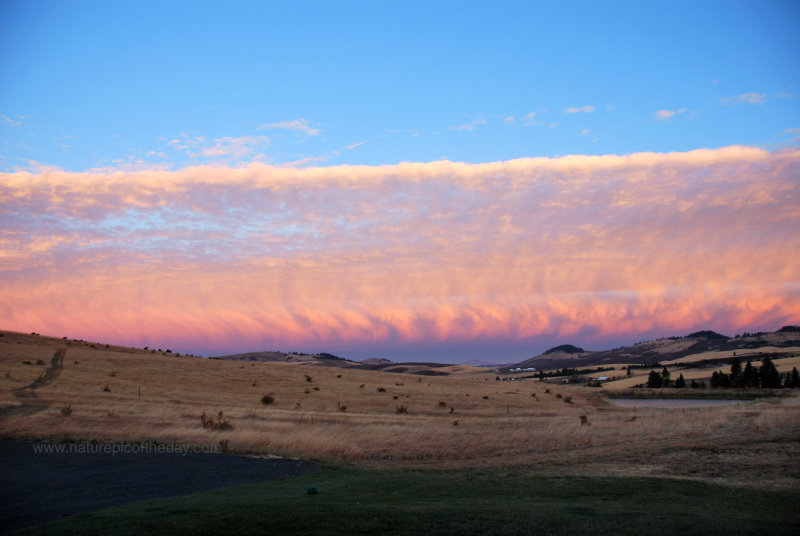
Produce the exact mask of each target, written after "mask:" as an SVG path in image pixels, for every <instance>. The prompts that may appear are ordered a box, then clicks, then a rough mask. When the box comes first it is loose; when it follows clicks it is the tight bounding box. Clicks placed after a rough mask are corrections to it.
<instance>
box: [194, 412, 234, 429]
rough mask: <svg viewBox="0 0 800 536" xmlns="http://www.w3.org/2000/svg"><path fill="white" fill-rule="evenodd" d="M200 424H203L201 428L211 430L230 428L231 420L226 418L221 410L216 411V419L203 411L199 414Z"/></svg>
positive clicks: (231, 426) (231, 427)
mask: <svg viewBox="0 0 800 536" xmlns="http://www.w3.org/2000/svg"><path fill="white" fill-rule="evenodd" d="M200 424H202V425H203V428H210V429H212V430H232V429H233V425H232V424H231V422H230V421H229V420H228V419H226V418H225V417H224V416H223V414H222V411H220V412H219V413H217V419H216V420H214V419H213V418H212V417H209V416H208V415H206V412H205V411H204V412H203V414H202V415H200Z"/></svg>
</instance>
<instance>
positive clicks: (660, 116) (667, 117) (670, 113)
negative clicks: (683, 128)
mask: <svg viewBox="0 0 800 536" xmlns="http://www.w3.org/2000/svg"><path fill="white" fill-rule="evenodd" d="M683 113H686V108H681V109H679V110H658V111H657V112H656V113H655V119H656V121H671V120H672V118H673V117H675V116H676V115H680V114H683Z"/></svg>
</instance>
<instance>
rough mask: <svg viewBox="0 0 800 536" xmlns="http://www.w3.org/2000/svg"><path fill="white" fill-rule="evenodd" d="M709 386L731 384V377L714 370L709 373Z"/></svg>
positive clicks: (724, 386) (726, 385)
mask: <svg viewBox="0 0 800 536" xmlns="http://www.w3.org/2000/svg"><path fill="white" fill-rule="evenodd" d="M710 383H711V387H721V388H723V389H724V388H726V387H730V386H731V378H730V376H728V375H727V374H725V373H724V372H722V371H721V370H715V371H714V374H712V375H711V382H710Z"/></svg>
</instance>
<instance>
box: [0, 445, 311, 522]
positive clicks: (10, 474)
mask: <svg viewBox="0 0 800 536" xmlns="http://www.w3.org/2000/svg"><path fill="white" fill-rule="evenodd" d="M48 446H51V447H52V448H51V449H50V450H51V451H50V452H47V451H46V449H45V448H44V447H48ZM102 447H103V445H97V444H94V445H90V444H83V445H77V444H76V445H68V444H63V443H51V444H48V443H30V442H11V441H0V459H2V460H3V462H2V463H3V468H2V471H0V533H8V532H12V531H16V530H20V529H23V528H25V527H30V526H34V525H38V524H42V523H47V522H50V521H58V520H59V519H63V518H64V517H67V516H70V515H74V514H77V513H81V512H87V511H91V510H97V509H100V508H107V507H109V506H115V505H120V504H125V503H129V502H134V501H141V500H145V499H153V498H160V497H170V496H175V495H185V494H188V493H197V492H201V491H209V490H212V489H216V488H220V487H226V486H234V485H237V484H244V483H249V482H264V481H268V480H276V479H283V478H289V477H292V476H297V475H301V474H304V473H308V472H311V471H314V470H316V469H317V465H316V464H314V463H313V462H307V461H302V460H290V459H262V458H245V457H241V456H234V455H229V454H199V453H188V454H186V455H183V454H177V453H167V454H164V453H158V452H142V451H139V452H135V453H116V454H113V453H111V452H108V451H104V449H103V448H102ZM109 447H110V446H109ZM70 449H71V450H70ZM37 451H38V452H37ZM304 491H305V489H304V488H303V489H298V493H303V492H304Z"/></svg>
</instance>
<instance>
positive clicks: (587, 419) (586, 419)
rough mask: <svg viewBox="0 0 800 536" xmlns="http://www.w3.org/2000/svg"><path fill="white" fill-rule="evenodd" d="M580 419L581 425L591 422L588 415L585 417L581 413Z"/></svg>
mask: <svg viewBox="0 0 800 536" xmlns="http://www.w3.org/2000/svg"><path fill="white" fill-rule="evenodd" d="M580 419H581V426H587V425H590V424H591V423H590V422H589V417H587V416H586V415H581V416H580Z"/></svg>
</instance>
